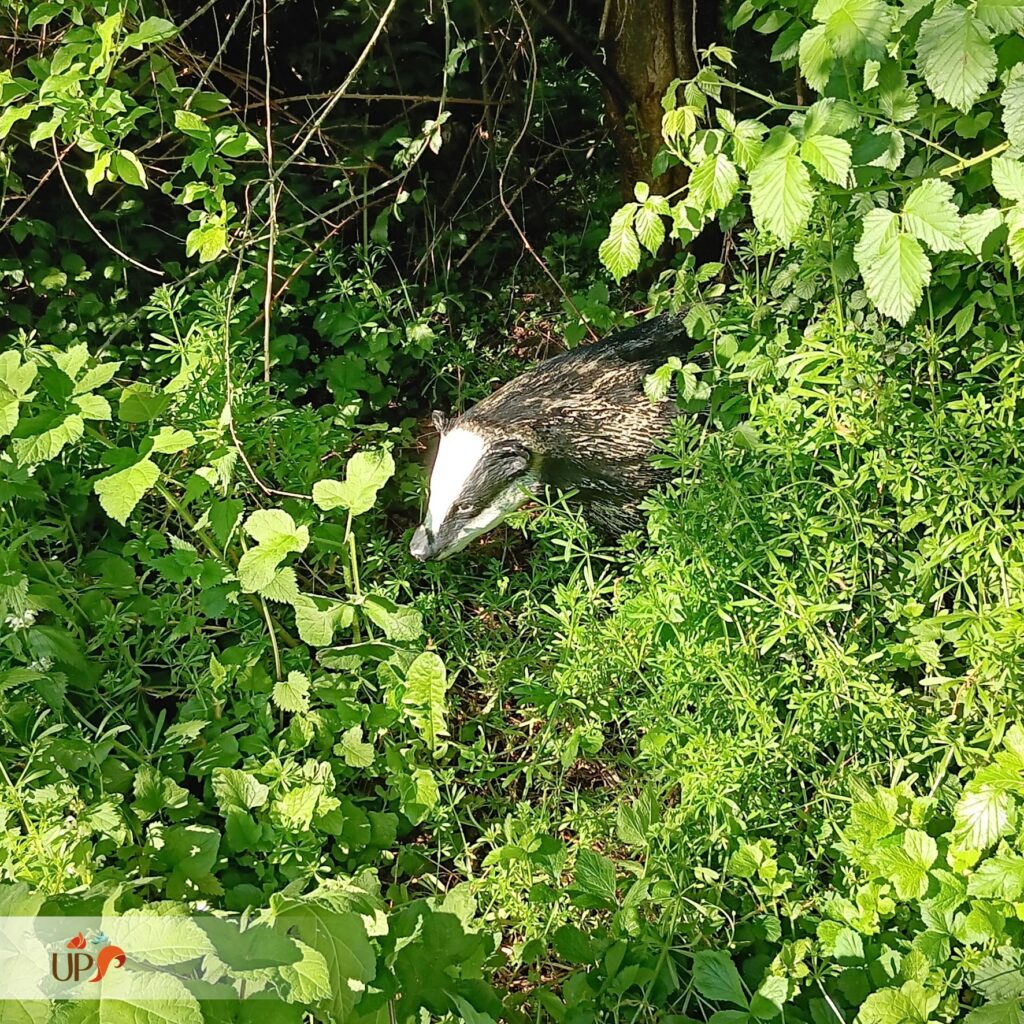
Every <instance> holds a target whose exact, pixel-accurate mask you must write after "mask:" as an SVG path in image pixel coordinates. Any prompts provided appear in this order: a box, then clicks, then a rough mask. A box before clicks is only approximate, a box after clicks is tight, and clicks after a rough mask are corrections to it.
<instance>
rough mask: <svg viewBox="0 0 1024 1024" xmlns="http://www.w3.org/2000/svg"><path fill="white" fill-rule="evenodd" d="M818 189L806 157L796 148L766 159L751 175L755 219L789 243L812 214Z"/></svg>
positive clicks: (785, 242) (761, 225)
mask: <svg viewBox="0 0 1024 1024" xmlns="http://www.w3.org/2000/svg"><path fill="white" fill-rule="evenodd" d="M813 202H814V190H813V189H812V188H811V176H810V174H808V172H807V168H806V167H805V166H804V164H803V161H802V160H801V159H800V158H799V157H798V156H797V155H796V154H795V153H793V152H789V153H786V155H784V156H773V157H770V158H769V159H767V160H762V161H761V162H760V163H759V164H758V165H757V167H755V168H754V170H753V171H752V172H751V175H750V206H751V208H752V210H753V211H754V221H755V222H756V224H757V226H758V227H759V228H761V229H762V230H765V231H770V232H771V233H772V234H773V235H774V236H775V237H776V238H777V239H778V240H779V241H780V242H782V243H783V244H784V245H788V244H789V243H790V242H792V241H793V239H794V238H795V237H796V235H797V234H798V233H799V232H800V231H801V230H802V229H803V228H804V227H805V225H806V224H807V219H808V217H810V215H811V206H812V205H813Z"/></svg>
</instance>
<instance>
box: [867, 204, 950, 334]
mask: <svg viewBox="0 0 1024 1024" xmlns="http://www.w3.org/2000/svg"><path fill="white" fill-rule="evenodd" d="M899 225H900V222H899V217H898V216H897V215H896V214H895V213H893V212H892V211H891V210H877V209H876V210H872V211H871V212H870V213H868V215H867V216H866V217H865V218H864V231H863V234H862V235H861V238H860V241H859V242H858V243H857V244H856V246H855V247H854V250H853V254H854V259H855V260H856V261H857V266H858V267H859V268H860V273H861V277H862V278H863V279H864V287H865V290H866V291H867V294H868V298H869V299H870V300H871V301H872V303H874V305H875V306H876V307H877V308H878V309H879V310H880V311H881V312H883V313H885V314H886V316H891V317H892V318H893V319H894V320H896V321H898V322H899V323H900V324H906V323H907V321H908V320H909V319H910V318H911V316H913V314H914V310H916V309H917V307H918V306H919V305H920V304H921V297H922V295H923V294H924V286H925V285H926V284H927V283H928V281H929V280H930V279H931V263H930V261H929V259H928V257H927V256H926V255H925V252H924V250H923V249H922V248H921V243H920V242H918V240H917V239H916V238H913V237H911V236H909V235H905V234H902V233H901V232H900V229H899Z"/></svg>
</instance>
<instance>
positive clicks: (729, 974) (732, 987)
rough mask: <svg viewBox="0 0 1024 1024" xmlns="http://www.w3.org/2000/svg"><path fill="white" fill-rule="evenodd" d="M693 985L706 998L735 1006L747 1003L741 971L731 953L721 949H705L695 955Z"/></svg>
mask: <svg viewBox="0 0 1024 1024" xmlns="http://www.w3.org/2000/svg"><path fill="white" fill-rule="evenodd" d="M693 985H694V988H696V989H697V991H698V992H699V993H700V994H701V995H702V996H703V997H704V998H705V999H712V1000H714V1001H715V1002H716V1003H732V1004H733V1005H735V1006H742V1007H745V1006H746V1005H747V997H746V996H745V995H744V994H743V985H742V983H741V982H740V974H739V971H737V970H736V965H735V964H734V963H733V962H732V960H731V958H730V957H729V954H728V953H725V952H722V951H721V950H707V949H705V950H701V952H699V953H696V954H695V955H694V957H693Z"/></svg>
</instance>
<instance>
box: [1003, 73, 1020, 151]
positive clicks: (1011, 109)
mask: <svg viewBox="0 0 1024 1024" xmlns="http://www.w3.org/2000/svg"><path fill="white" fill-rule="evenodd" d="M1000 100H1001V101H1002V104H1003V129H1004V130H1005V131H1006V137H1007V139H1009V141H1010V145H1011V146H1013V147H1014V148H1015V149H1024V63H1022V64H1017V65H1016V66H1015V67H1014V68H1013V70H1012V71H1011V72H1010V77H1009V81H1008V82H1007V83H1006V88H1005V89H1004V90H1003V95H1002V96H1001V97H1000Z"/></svg>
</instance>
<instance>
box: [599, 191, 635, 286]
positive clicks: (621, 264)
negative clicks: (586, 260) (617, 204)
mask: <svg viewBox="0 0 1024 1024" xmlns="http://www.w3.org/2000/svg"><path fill="white" fill-rule="evenodd" d="M636 211H637V204H636V203H627V204H626V205H625V206H623V207H621V208H620V209H618V210H616V211H615V213H614V214H612V221H611V224H610V226H609V228H608V237H607V238H606V239H605V240H604V241H603V242H602V243H601V246H600V248H599V249H598V251H597V255H598V257H599V258H600V260H601V262H602V263H603V264H604V265H605V267H606V268H607V269H608V271H609V272H610V273H611V275H612V277H614V278H615V280H616V281H621V280H622V279H623V278H624V277H625V276H626V275H627V274H631V273H632V272H633V271H634V270H636V268H637V267H639V266H640V242H639V240H638V239H637V237H636V232H635V231H634V230H633V218H634V216H635V214H636Z"/></svg>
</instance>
